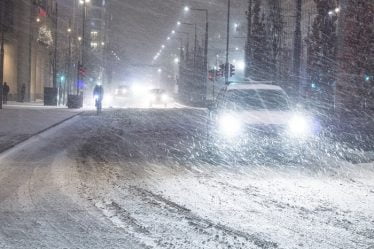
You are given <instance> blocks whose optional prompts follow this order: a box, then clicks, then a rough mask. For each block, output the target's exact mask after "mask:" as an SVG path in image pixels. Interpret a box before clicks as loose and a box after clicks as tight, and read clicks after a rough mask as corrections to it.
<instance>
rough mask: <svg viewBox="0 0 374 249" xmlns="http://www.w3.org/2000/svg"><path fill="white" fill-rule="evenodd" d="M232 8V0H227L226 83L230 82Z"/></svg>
mask: <svg viewBox="0 0 374 249" xmlns="http://www.w3.org/2000/svg"><path fill="white" fill-rule="evenodd" d="M230 8H231V0H228V1H227V32H226V64H225V83H226V85H228V84H229V46H230Z"/></svg>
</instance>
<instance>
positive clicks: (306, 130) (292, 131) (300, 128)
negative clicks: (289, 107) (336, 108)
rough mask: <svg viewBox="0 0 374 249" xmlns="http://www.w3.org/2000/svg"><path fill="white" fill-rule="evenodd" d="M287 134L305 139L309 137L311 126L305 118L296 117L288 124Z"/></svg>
mask: <svg viewBox="0 0 374 249" xmlns="http://www.w3.org/2000/svg"><path fill="white" fill-rule="evenodd" d="M288 132H289V135H290V136H292V137H295V138H305V137H307V136H309V135H311V132H312V131H311V124H309V122H308V120H307V119H306V118H305V117H303V116H301V115H296V116H294V117H292V118H291V120H290V121H289V123H288Z"/></svg>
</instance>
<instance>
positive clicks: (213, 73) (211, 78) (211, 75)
mask: <svg viewBox="0 0 374 249" xmlns="http://www.w3.org/2000/svg"><path fill="white" fill-rule="evenodd" d="M215 74H216V70H215V69H212V70H209V73H208V79H209V80H210V81H213V80H214V77H215Z"/></svg>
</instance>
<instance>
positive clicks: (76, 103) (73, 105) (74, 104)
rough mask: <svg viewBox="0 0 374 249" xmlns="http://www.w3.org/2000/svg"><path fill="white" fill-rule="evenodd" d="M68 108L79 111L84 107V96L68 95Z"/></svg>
mask: <svg viewBox="0 0 374 249" xmlns="http://www.w3.org/2000/svg"><path fill="white" fill-rule="evenodd" d="M67 105H68V108H70V109H79V108H82V107H83V95H82V94H80V95H72V94H69V95H68V104H67Z"/></svg>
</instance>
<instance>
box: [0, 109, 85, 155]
mask: <svg viewBox="0 0 374 249" xmlns="http://www.w3.org/2000/svg"><path fill="white" fill-rule="evenodd" d="M79 112H80V110H69V109H67V108H59V107H45V106H42V105H40V104H38V103H35V104H34V103H19V104H18V103H15V102H10V103H9V104H8V105H3V109H2V110H0V153H1V152H3V151H5V150H7V149H9V148H11V147H13V146H15V145H16V144H18V143H20V142H22V141H24V140H26V139H27V138H29V137H31V136H33V135H35V134H37V133H39V132H41V131H43V130H45V129H47V128H49V127H51V126H53V125H55V124H57V123H59V122H62V121H64V120H66V119H68V118H71V117H73V116H74V115H77V114H78V113H79Z"/></svg>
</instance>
